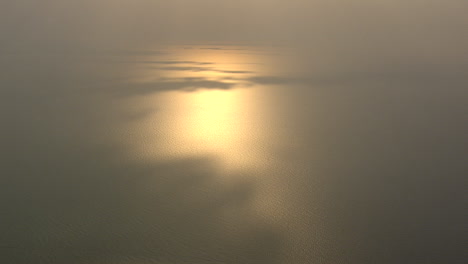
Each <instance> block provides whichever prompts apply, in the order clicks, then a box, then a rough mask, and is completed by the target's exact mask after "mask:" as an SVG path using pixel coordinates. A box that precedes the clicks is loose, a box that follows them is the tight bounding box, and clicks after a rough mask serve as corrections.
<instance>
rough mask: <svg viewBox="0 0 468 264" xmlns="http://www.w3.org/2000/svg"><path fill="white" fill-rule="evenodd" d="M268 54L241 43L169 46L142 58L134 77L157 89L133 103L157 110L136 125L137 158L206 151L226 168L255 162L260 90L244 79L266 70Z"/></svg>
mask: <svg viewBox="0 0 468 264" xmlns="http://www.w3.org/2000/svg"><path fill="white" fill-rule="evenodd" d="M269 58H270V56H269V55H268V54H267V53H266V52H265V50H258V51H256V50H252V49H251V50H249V49H247V48H243V47H234V48H233V47H208V48H206V47H198V48H190V49H188V48H184V47H171V48H168V49H167V50H165V55H159V56H157V57H147V58H143V59H142V60H143V61H145V62H148V63H146V64H145V67H143V68H139V71H138V72H137V74H136V76H138V79H137V80H136V82H137V83H146V84H152V83H158V85H160V88H161V89H160V92H155V93H152V94H149V95H147V96H145V97H144V98H138V100H137V102H136V104H138V105H139V106H144V107H146V108H153V109H156V110H157V111H155V112H154V113H153V114H152V115H151V116H150V117H148V118H145V119H144V120H143V121H141V123H140V126H141V127H140V128H138V129H139V130H142V131H144V133H143V134H144V135H142V137H143V139H142V140H141V142H142V143H141V144H139V147H138V150H137V151H138V152H139V155H138V156H139V158H142V156H144V157H145V158H148V159H158V160H161V159H164V158H167V159H171V158H183V157H186V156H194V155H205V156H206V155H207V156H212V157H215V158H217V159H219V160H220V161H222V164H224V165H225V166H227V167H232V168H240V167H243V168H244V167H249V166H259V164H260V163H261V161H260V159H261V153H260V152H261V151H260V150H261V149H262V146H261V144H262V142H264V141H265V140H266V139H267V134H268V133H267V132H266V131H262V130H264V129H265V124H263V123H262V118H261V115H262V112H261V110H260V109H261V107H259V106H260V105H261V104H262V97H263V98H264V95H263V94H260V93H259V92H258V91H257V89H254V88H253V87H251V86H252V85H251V84H249V83H248V81H247V80H248V78H249V77H251V76H253V75H255V74H257V75H258V74H265V73H266V72H268V71H269V69H268V67H269V66H270V65H271V64H270V63H269V61H268V59H269ZM166 87H170V88H167V89H166Z"/></svg>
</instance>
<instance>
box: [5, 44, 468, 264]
mask: <svg viewBox="0 0 468 264" xmlns="http://www.w3.org/2000/svg"><path fill="white" fill-rule="evenodd" d="M1 69H2V72H1V73H0V77H1V79H0V80H1V81H0V92H1V95H0V110H1V113H0V117H1V132H0V134H1V138H0V140H1V141H0V143H1V152H0V154H1V156H0V157H1V163H2V165H1V167H0V198H1V199H0V209H1V211H0V263H5V264H10V263H11V264H23V263H24V264H46V263H47V264H49V263H51V264H52V263H54V264H55V263H56V264H64V263H67V264H98V263H99V264H116V263H119V264H120V263H122V264H146V263H158V264H180V263H193V264H208V263H210V264H211V263H213V264H214V263H216V264H218V263H219V264H247V263H252V264H274V263H278V264H280V263H281V264H283V263H284V264H296V263H297V264H301V263H304V264H307V263H353V264H354V263H355V264H363V263H369V264H370V263H382V264H385V263H389V264H396V263H408V264H410V263H411V264H414V263H463V262H464V261H465V260H466V259H465V256H466V254H465V253H464V251H465V246H466V237H465V236H464V235H462V234H461V230H463V229H464V226H465V222H466V220H467V219H466V213H464V210H465V208H466V195H465V194H464V191H465V190H466V172H467V168H466V164H467V156H468V155H467V151H466V150H467V144H466V132H467V131H468V125H467V124H468V123H467V122H466V117H467V112H468V111H467V110H468V109H467V107H466V99H467V90H466V87H467V85H468V80H467V79H466V76H464V74H463V73H464V70H463V69H465V70H466V68H460V67H458V68H447V67H446V66H444V67H436V66H431V67H426V66H425V67H413V66H408V67H406V68H405V67H403V68H402V67H396V68H392V67H381V68H379V67H369V68H366V69H356V70H349V69H350V68H349V67H348V68H347V70H338V69H333V70H330V69H327V68H326V67H325V66H323V65H322V66H321V65H316V64H314V60H313V58H310V57H307V56H304V55H303V54H302V53H301V52H300V51H298V50H294V49H289V48H286V47H265V46H238V45H206V46H205V45H185V46H158V47H155V48H154V49H149V50H137V51H134V50H132V51H119V52H108V53H104V52H103V53H91V52H79V53H78V52H77V53H59V52H50V53H31V54H26V53H21V54H8V55H5V56H3V58H2V62H1ZM351 69H352V67H351Z"/></svg>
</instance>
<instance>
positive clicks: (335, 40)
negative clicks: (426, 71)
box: [0, 0, 468, 56]
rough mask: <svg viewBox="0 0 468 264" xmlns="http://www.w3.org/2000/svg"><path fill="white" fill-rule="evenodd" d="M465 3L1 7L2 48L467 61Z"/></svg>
mask: <svg viewBox="0 0 468 264" xmlns="http://www.w3.org/2000/svg"><path fill="white" fill-rule="evenodd" d="M467 9H468V2H467V1H465V0H413V1H407V0H378V1H376V0H235V1H234V0H225V1H217V0H216V1H215V0H171V1H169V0H97V1H96V0H82V1H72V0H43V1H34V0H16V1H4V2H3V3H1V4H0V30H1V33H2V35H1V45H2V46H6V47H9V48H12V47H15V48H19V47H22V46H23V47H24V46H29V45H35V46H38V47H40V46H50V45H55V46H61V47H62V48H63V47H64V46H63V45H64V44H67V45H69V46H73V47H75V46H91V47H96V46H104V47H126V46H128V45H130V46H134V45H151V44H150V43H154V42H156V43H158V42H165V41H184V42H206V41H217V42H223V41H224V42H225V41H236V42H240V41H251V42H268V43H271V42H272V41H273V42H274V43H289V44H291V43H292V44H296V45H307V46H310V45H314V47H315V49H320V51H321V52H324V51H326V50H332V51H335V50H340V51H342V52H346V50H347V49H349V47H350V48H351V49H352V50H353V51H354V52H356V50H357V51H359V50H360V49H361V48H362V49H364V50H370V51H371V52H372V51H376V50H378V51H379V52H381V51H385V52H387V51H388V52H390V53H395V52H394V51H389V50H390V49H391V50H394V49H399V51H398V52H399V53H401V52H403V53H405V52H411V53H414V51H415V50H417V51H418V53H421V54H424V53H431V52H434V51H436V50H437V52H441V51H442V50H443V52H445V53H447V54H450V55H454V56H457V55H462V54H464V53H466V52H462V49H464V48H465V47H466V46H467V45H468V33H467V31H466V28H467V26H468V19H467V18H466V16H465V12H466V10H467Z"/></svg>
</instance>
